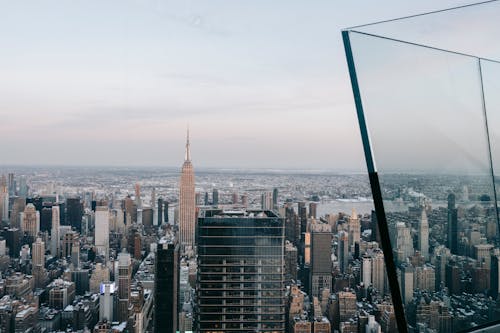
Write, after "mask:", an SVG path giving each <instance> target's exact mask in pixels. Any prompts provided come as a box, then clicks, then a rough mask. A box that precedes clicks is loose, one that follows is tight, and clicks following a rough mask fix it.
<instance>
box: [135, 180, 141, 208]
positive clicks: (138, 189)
mask: <svg viewBox="0 0 500 333" xmlns="http://www.w3.org/2000/svg"><path fill="white" fill-rule="evenodd" d="M135 204H136V206H137V208H138V209H139V208H141V207H142V200H141V184H139V183H135Z"/></svg>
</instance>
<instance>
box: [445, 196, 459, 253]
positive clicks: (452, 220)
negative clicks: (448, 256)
mask: <svg viewBox="0 0 500 333" xmlns="http://www.w3.org/2000/svg"><path fill="white" fill-rule="evenodd" d="M447 236H448V237H447V241H448V248H449V249H450V251H451V253H452V254H458V217H457V208H456V206H455V194H453V193H450V194H449V195H448V235H447Z"/></svg>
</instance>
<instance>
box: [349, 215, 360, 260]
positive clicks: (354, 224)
mask: <svg viewBox="0 0 500 333" xmlns="http://www.w3.org/2000/svg"><path fill="white" fill-rule="evenodd" d="M347 231H348V232H349V249H350V251H351V252H352V253H354V249H355V248H356V244H357V246H358V247H359V242H360V239H361V224H360V223H359V218H358V214H357V213H356V211H355V210H354V209H353V210H352V214H351V217H350V218H349V222H348V224H347Z"/></svg>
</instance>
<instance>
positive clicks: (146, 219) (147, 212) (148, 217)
mask: <svg viewBox="0 0 500 333" xmlns="http://www.w3.org/2000/svg"><path fill="white" fill-rule="evenodd" d="M153 217H154V214H153V209H152V208H151V207H144V208H143V209H142V224H143V225H144V226H147V227H152V226H153Z"/></svg>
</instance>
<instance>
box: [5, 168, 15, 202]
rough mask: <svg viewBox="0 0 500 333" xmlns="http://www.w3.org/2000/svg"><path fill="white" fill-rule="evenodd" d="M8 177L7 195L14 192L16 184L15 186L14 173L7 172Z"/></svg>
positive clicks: (11, 194)
mask: <svg viewBox="0 0 500 333" xmlns="http://www.w3.org/2000/svg"><path fill="white" fill-rule="evenodd" d="M8 179H9V182H8V184H7V187H8V191H9V195H10V196H14V195H15V194H16V186H15V180H14V174H13V173H9V174H8Z"/></svg>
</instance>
